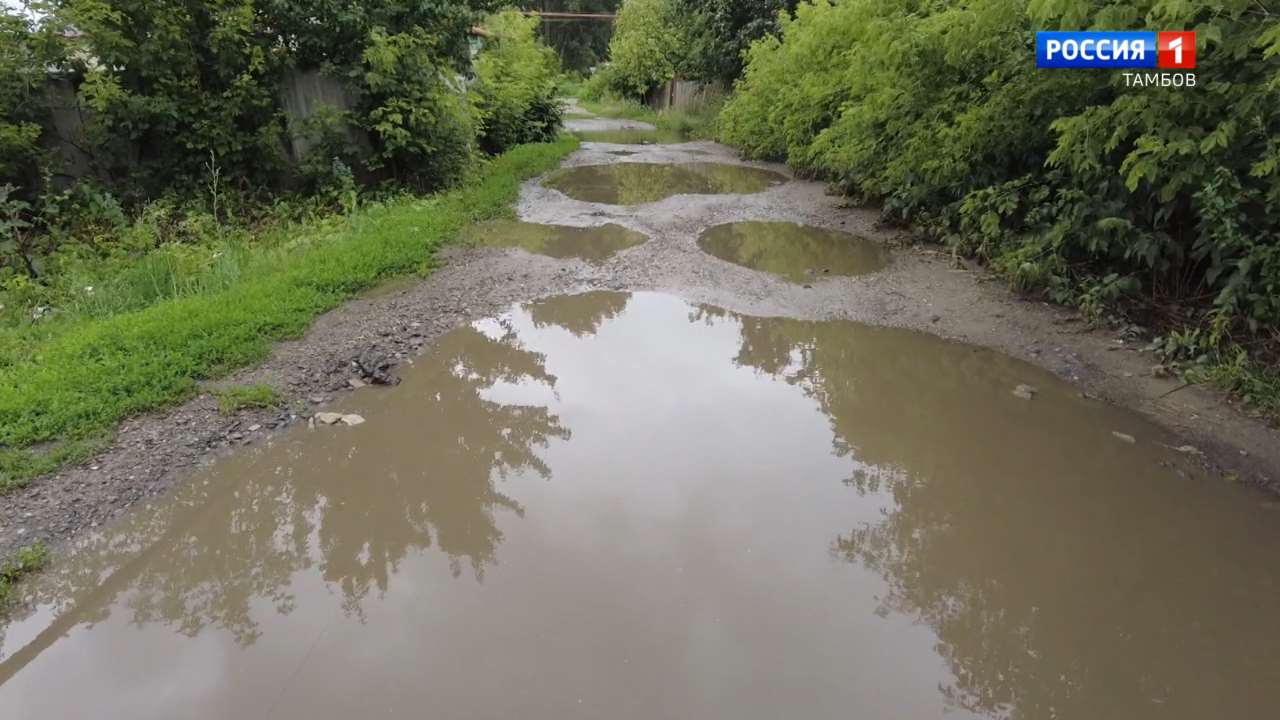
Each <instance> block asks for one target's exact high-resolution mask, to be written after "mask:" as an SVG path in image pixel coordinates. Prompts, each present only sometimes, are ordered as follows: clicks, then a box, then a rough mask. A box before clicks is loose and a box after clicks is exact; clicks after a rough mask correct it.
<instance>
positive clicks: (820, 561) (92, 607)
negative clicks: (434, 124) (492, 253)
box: [0, 292, 1280, 719]
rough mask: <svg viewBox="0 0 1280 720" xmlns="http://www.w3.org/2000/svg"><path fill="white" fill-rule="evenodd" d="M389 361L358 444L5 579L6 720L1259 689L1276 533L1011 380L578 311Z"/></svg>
mask: <svg viewBox="0 0 1280 720" xmlns="http://www.w3.org/2000/svg"><path fill="white" fill-rule="evenodd" d="M655 337H662V338H663V340H664V342H661V343H658V342H654V341H653V339H654V338H655ZM402 376H403V380H404V381H403V383H402V384H401V385H400V386H399V387H398V388H395V389H375V388H365V389H361V390H359V391H357V392H355V393H353V394H351V395H349V396H348V397H346V398H344V399H343V400H342V401H341V402H338V403H336V404H335V408H336V409H337V410H339V411H341V412H354V413H359V414H360V415H362V416H363V417H366V418H367V419H368V421H367V422H366V423H364V424H362V425H359V426H356V427H350V428H347V427H335V428H329V427H321V428H315V429H308V428H306V427H304V426H295V427H294V428H292V429H291V430H289V431H287V432H286V433H283V434H281V435H280V436H278V437H276V438H274V439H273V440H272V441H271V442H269V443H267V444H264V445H262V446H260V447H256V448H253V449H250V450H248V451H245V452H242V453H240V454H237V455H235V456H232V457H229V458H226V459H224V460H223V461H221V462H218V463H216V464H215V465H214V466H212V467H210V468H208V469H206V470H204V471H201V472H200V473H198V474H197V475H196V476H195V477H194V479H193V482H191V483H188V484H186V485H185V486H184V487H183V488H182V489H181V490H180V491H178V492H177V493H174V494H173V495H171V496H170V497H168V498H166V499H164V500H162V501H160V502H158V503H156V504H155V505H154V506H153V507H151V508H148V509H145V510H143V511H141V512H138V513H135V514H133V515H132V516H130V517H129V518H128V519H126V520H125V521H124V522H122V523H120V524H118V525H115V526H113V527H112V528H111V529H109V530H107V531H105V532H103V533H100V534H97V535H95V536H92V537H90V538H86V539H85V540H84V541H82V542H81V543H79V544H78V546H77V547H76V548H75V549H74V550H72V551H71V552H69V553H68V554H67V556H66V557H65V558H64V560H63V561H62V562H61V563H60V565H59V567H58V568H57V569H56V570H55V571H54V572H52V573H50V574H49V575H48V576H46V577H43V578H40V579H37V580H36V581H35V582H33V583H31V584H30V585H28V586H27V587H26V592H27V593H28V600H27V606H28V607H30V608H32V611H31V612H30V614H29V615H27V616H26V617H24V618H22V619H20V620H18V621H17V622H15V623H13V624H11V625H10V626H9V627H8V629H7V630H6V634H5V636H4V638H3V642H2V643H0V656H2V657H3V658H4V659H3V660H0V683H3V686H2V687H0V716H3V717H81V716H85V715H89V714H92V715H93V716H95V717H129V718H170V717H177V716H181V717H186V718H206V717H207V718H223V717H237V716H241V717H251V716H271V717H279V718H340V717H352V716H358V715H360V714H361V711H362V708H364V709H367V708H369V707H378V708H381V709H382V711H383V712H385V713H387V714H390V715H392V716H401V717H409V716H417V715H419V714H420V712H421V710H422V708H425V707H430V708H431V709H432V712H433V713H435V714H439V715H442V716H447V717H463V716H466V717H504V716H505V717H510V716H514V715H521V716H534V717H557V718H563V717H584V718H585V717H604V716H607V717H619V718H631V717H634V718H652V717H711V716H720V715H729V716H733V717H747V718H766V717H770V718H772V717H781V716H803V717H836V716H841V715H847V714H850V713H854V714H857V715H860V716H865V717H894V718H942V717H1005V716H1015V717H1036V718H1049V717H1056V718H1097V717H1112V716H1114V717H1126V718H1135V719H1136V718H1197V719H1198V718H1203V717H1251V716H1255V715H1256V711H1257V709H1258V708H1265V707H1271V706H1273V705H1274V703H1275V702H1276V701H1280V662H1277V661H1280V648H1278V647H1276V645H1275V643H1274V642H1273V641H1272V640H1273V638H1274V637H1276V636H1277V634H1280V592H1277V591H1280V569H1278V568H1277V567H1276V565H1275V563H1274V562H1272V557H1271V551H1270V548H1273V547H1275V546H1276V544H1277V543H1280V524H1277V523H1276V522H1275V517H1274V515H1273V514H1272V513H1268V512H1266V511H1261V510H1260V509H1259V504H1260V502H1261V499H1260V498H1259V496H1258V495H1257V494H1256V493H1254V492H1252V491H1250V490H1249V489H1248V488H1243V487H1238V486H1224V485H1223V484H1221V483H1220V482H1218V481H1217V480H1216V479H1214V478H1212V477H1207V476H1206V474H1205V472H1204V470H1203V469H1202V468H1201V467H1200V466H1199V464H1198V463H1197V462H1196V461H1195V458H1194V457H1192V456H1189V455H1187V454H1185V453H1183V452H1179V451H1178V450H1176V449H1175V448H1176V445H1175V443H1177V442H1178V440H1177V438H1176V437H1175V436H1173V435H1172V434H1171V433H1168V432H1167V431H1164V430H1162V429H1161V428H1159V427H1158V426H1156V425H1154V424H1153V423H1150V422H1148V421H1146V420H1143V419H1142V418H1140V417H1139V416H1137V415H1136V414H1134V413H1131V412H1128V411H1124V410H1120V409H1117V408H1115V407H1112V406H1108V405H1106V404H1105V403H1101V402H1098V401H1094V400H1089V399H1084V398H1081V397H1080V396H1079V393H1078V391H1077V390H1076V388H1075V387H1074V386H1073V385H1072V384H1071V383H1069V382H1066V381H1063V380H1061V379H1060V378H1057V377H1055V376H1053V375H1052V374H1051V373H1048V372H1046V371H1044V370H1041V369H1039V368H1036V367H1034V366H1032V365H1031V364H1029V363H1026V362H1022V361H1018V360H1015V359H1012V358H1009V357H1008V356H1005V355H1003V354H1000V353H997V352H993V351H990V350H985V349H982V348H978V347H974V346H970V345H965V344H961V343H954V342H947V341H945V340H941V339H939V338H937V337H935V336H932V335H928V334H924V333H920V332H913V331H907V330H901V329H895V328H879V327H872V326H866V325H861V324H857V323H851V322H847V321H804V320H795V319H787V318H776V317H775V318H767V317H757V316H751V315H742V314H739V313H734V312H729V311H726V310H722V309H719V308H716V307H712V306H708V305H699V304H693V303H690V302H688V301H685V300H682V299H680V298H677V297H674V296H671V295H666V294H659V293H637V294H627V293H616V292H590V293H586V294H579V295H573V296H559V297H552V298H550V299H547V300H544V301H537V302H533V303H530V304H521V305H516V306H514V307H512V308H511V309H510V310H509V311H507V312H505V313H502V314H500V315H498V316H497V317H496V318H494V319H492V320H483V321H479V322H476V323H474V324H472V325H470V326H467V327H464V328H462V329H458V330H455V331H452V332H450V333H448V334H446V335H444V336H442V337H440V338H439V339H438V340H437V341H436V342H435V343H434V344H433V345H432V347H431V348H430V350H428V351H427V352H426V353H425V354H424V355H423V356H421V357H420V358H418V359H417V360H416V361H415V362H414V364H413V365H412V366H407V367H405V368H404V371H403V375H402ZM1019 386H1022V387H1032V388H1034V392H1033V393H1032V397H1031V398H1030V399H1025V398H1022V397H1018V396H1017V395H1015V394H1014V393H1013V392H1011V389H1013V388H1016V387H1019ZM1114 433H1122V434H1124V435H1128V436H1131V437H1133V438H1134V440H1135V442H1134V443H1132V444H1131V443H1128V442H1122V441H1120V440H1118V439H1117V438H1116V437H1115V435H1114ZM1084 449H1087V452H1083V451H1082V450H1084ZM1188 526H1194V527H1196V528H1198V532H1195V533H1192V532H1187V531H1186V528H1187V527H1188ZM1201 533H1203V534H1205V535H1208V536H1211V537H1212V538H1213V542H1212V543H1205V542H1204V541H1203V537H1204V535H1201ZM1224 557H1229V558H1232V559H1233V561H1232V562H1230V563H1224V562H1223V559H1224ZM1188 578H1194V579H1195V580H1194V581H1191V582H1189V581H1188ZM1207 579H1211V581H1207ZM1241 618H1250V622H1249V623H1242V622H1240V620H1241ZM106 668H110V670H109V671H108V670H106ZM68 678H74V679H75V682H76V690H75V692H65V690H64V689H65V687H66V683H67V681H68Z"/></svg>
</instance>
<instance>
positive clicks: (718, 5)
mask: <svg viewBox="0 0 1280 720" xmlns="http://www.w3.org/2000/svg"><path fill="white" fill-rule="evenodd" d="M672 3H673V7H674V15H675V17H677V18H679V23H678V24H679V26H680V30H681V43H682V44H683V46H684V50H683V52H682V55H683V58H682V62H681V64H680V67H679V68H678V70H679V71H680V74H681V75H682V76H684V77H688V78H695V79H699V80H706V81H711V80H719V81H720V82H723V83H724V84H725V86H726V87H728V86H729V84H731V83H732V82H733V81H734V80H736V79H738V77H739V76H741V75H742V65H743V61H744V57H743V56H744V55H745V53H746V51H747V49H748V48H749V47H750V46H751V43H752V42H754V41H756V40H758V39H760V38H762V37H764V36H765V35H769V34H772V33H775V32H776V31H777V29H778V14H779V13H780V12H783V11H786V12H790V11H792V10H794V9H795V7H796V0H672Z"/></svg>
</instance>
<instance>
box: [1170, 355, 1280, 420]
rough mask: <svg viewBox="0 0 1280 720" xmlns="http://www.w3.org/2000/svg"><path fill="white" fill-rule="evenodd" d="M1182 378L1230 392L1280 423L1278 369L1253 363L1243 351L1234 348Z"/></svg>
mask: <svg viewBox="0 0 1280 720" xmlns="http://www.w3.org/2000/svg"><path fill="white" fill-rule="evenodd" d="M1183 377H1184V378H1186V379H1187V381H1188V382H1196V383H1207V384H1209V385H1212V386H1213V387H1216V388H1218V389H1219V390H1222V391H1224V392H1227V393H1231V394H1233V395H1235V396H1237V397H1239V398H1241V399H1243V400H1244V401H1245V402H1246V403H1248V404H1249V406H1250V407H1252V408H1254V409H1255V410H1256V411H1257V412H1258V414H1260V415H1262V416H1263V417H1265V418H1267V419H1269V420H1272V421H1276V420H1280V368H1276V367H1275V366H1272V365H1268V364H1264V363H1262V362H1259V361H1257V360H1255V359H1254V358H1252V357H1250V355H1249V353H1248V352H1246V351H1245V350H1244V348H1241V347H1236V348H1234V349H1232V350H1229V351H1226V352H1223V353H1220V354H1218V355H1217V356H1216V357H1214V358H1213V359H1212V360H1210V361H1207V362H1205V363H1203V364H1200V365H1193V366H1191V367H1189V368H1187V369H1186V370H1185V371H1184V372H1183Z"/></svg>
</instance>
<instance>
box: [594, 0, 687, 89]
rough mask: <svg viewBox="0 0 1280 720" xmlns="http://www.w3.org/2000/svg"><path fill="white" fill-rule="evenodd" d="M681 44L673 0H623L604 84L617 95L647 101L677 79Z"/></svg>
mask: <svg viewBox="0 0 1280 720" xmlns="http://www.w3.org/2000/svg"><path fill="white" fill-rule="evenodd" d="M679 42H680V38H679V31H678V30H677V23H676V22H675V20H674V18H673V17H672V7H671V4H670V0H623V2H622V7H621V8H619V11H618V19H617V21H616V23H615V29H614V33H613V40H611V41H610V42H609V65H608V67H607V68H605V69H604V70H603V71H602V75H603V77H604V80H602V81H601V82H604V83H607V85H608V88H609V90H610V91H611V92H613V93H614V94H616V95H619V96H622V97H627V98H635V99H643V98H644V97H645V96H646V95H648V94H649V92H650V91H651V90H653V89H654V88H655V87H657V86H659V85H661V84H662V83H665V82H667V81H668V80H670V79H671V78H672V77H674V76H675V72H676V66H677V64H678V63H679V55H678V52H679Z"/></svg>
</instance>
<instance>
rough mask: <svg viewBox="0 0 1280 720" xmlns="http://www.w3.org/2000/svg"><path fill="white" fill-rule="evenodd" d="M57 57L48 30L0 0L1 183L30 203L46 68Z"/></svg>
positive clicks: (35, 185) (36, 177)
mask: <svg viewBox="0 0 1280 720" xmlns="http://www.w3.org/2000/svg"><path fill="white" fill-rule="evenodd" d="M58 57H59V53H58V48H57V44H56V42H55V41H54V39H53V37H52V36H51V35H50V34H49V33H47V32H37V31H36V30H35V29H34V28H32V27H31V23H30V21H29V20H27V19H26V18H25V17H23V16H20V15H16V14H14V13H13V12H11V11H10V10H9V9H8V8H7V7H6V6H3V5H0V185H11V186H13V187H14V189H13V190H11V191H10V193H9V194H10V195H11V196H12V198H13V199H15V200H23V201H27V202H31V201H33V200H34V199H35V197H36V195H37V194H38V192H39V187H40V183H41V179H42V178H41V174H42V166H43V164H44V157H43V154H44V153H43V151H42V150H41V148H40V143H39V141H40V123H41V122H42V121H43V120H44V112H45V107H46V105H45V102H44V101H43V92H44V89H45V87H44V86H45V78H46V74H47V70H46V68H47V66H48V65H49V64H50V63H53V62H56V61H57V59H58Z"/></svg>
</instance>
